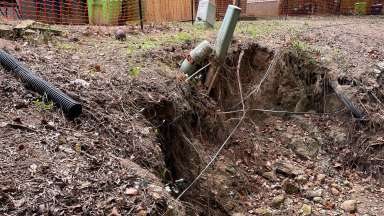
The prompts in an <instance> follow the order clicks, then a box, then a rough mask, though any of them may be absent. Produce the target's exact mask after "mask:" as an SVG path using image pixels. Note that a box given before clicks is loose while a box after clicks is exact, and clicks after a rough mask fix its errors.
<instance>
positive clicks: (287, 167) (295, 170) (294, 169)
mask: <svg viewBox="0 0 384 216" xmlns="http://www.w3.org/2000/svg"><path fill="white" fill-rule="evenodd" d="M273 166H274V168H275V170H276V172H277V173H279V174H283V175H285V176H288V177H295V176H298V175H300V174H304V171H303V170H302V169H300V168H299V167H298V166H295V165H293V164H291V163H289V162H286V161H279V162H276V163H275V164H274V165H273Z"/></svg>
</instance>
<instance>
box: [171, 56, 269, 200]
mask: <svg viewBox="0 0 384 216" xmlns="http://www.w3.org/2000/svg"><path fill="white" fill-rule="evenodd" d="M243 55H244V51H242V52H241V53H240V56H239V63H238V66H237V79H238V83H239V91H240V95H241V98H243V93H242V87H241V81H240V72H239V71H240V64H241V60H242V57H243ZM263 81H264V80H261V81H260V85H259V86H261V83H262V82H263ZM242 105H243V115H242V117H241V118H240V120H239V121H238V122H237V124H236V126H235V127H234V128H233V129H232V131H231V133H230V134H229V135H228V137H227V138H226V139H225V141H224V143H223V144H222V145H221V146H220V148H219V149H218V150H217V151H216V153H215V154H214V155H213V157H212V159H211V160H210V161H209V163H208V164H207V165H206V166H205V167H204V169H203V170H202V171H201V172H200V173H199V175H198V176H197V177H196V178H195V179H194V180H193V181H192V183H191V184H189V185H188V187H186V188H185V189H184V191H183V192H181V193H180V195H179V196H178V197H177V198H176V200H179V199H180V198H181V197H182V196H183V195H184V194H185V193H186V192H187V191H188V190H189V189H190V188H191V187H192V186H193V185H194V184H195V183H196V182H197V181H198V180H199V179H200V178H201V176H203V174H204V173H205V171H207V169H208V168H209V167H210V166H211V165H212V164H213V162H214V161H215V160H216V158H217V157H218V156H219V154H220V153H221V151H222V150H223V149H224V147H225V145H226V144H227V143H228V141H229V139H230V138H231V137H232V136H233V134H234V133H235V131H236V130H237V129H238V128H239V126H240V125H241V123H242V122H243V120H244V118H245V114H246V111H245V107H244V106H245V105H244V101H243V100H242Z"/></svg>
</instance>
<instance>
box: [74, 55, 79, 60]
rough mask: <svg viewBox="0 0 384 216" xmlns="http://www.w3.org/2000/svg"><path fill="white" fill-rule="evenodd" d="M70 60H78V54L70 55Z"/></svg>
mask: <svg viewBox="0 0 384 216" xmlns="http://www.w3.org/2000/svg"><path fill="white" fill-rule="evenodd" d="M72 60H80V56H78V55H73V56H72Z"/></svg>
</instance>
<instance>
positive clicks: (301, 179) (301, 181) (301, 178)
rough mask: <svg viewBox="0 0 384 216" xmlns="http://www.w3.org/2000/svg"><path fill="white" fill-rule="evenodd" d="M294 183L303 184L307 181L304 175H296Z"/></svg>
mask: <svg viewBox="0 0 384 216" xmlns="http://www.w3.org/2000/svg"><path fill="white" fill-rule="evenodd" d="M295 181H296V182H297V183H299V184H305V183H306V182H307V181H308V179H307V177H306V176H305V175H298V176H297V177H296V178H295Z"/></svg>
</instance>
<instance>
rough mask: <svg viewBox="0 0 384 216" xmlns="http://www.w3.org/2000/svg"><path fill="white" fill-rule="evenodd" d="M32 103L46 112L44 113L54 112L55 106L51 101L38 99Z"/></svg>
mask: <svg viewBox="0 0 384 216" xmlns="http://www.w3.org/2000/svg"><path fill="white" fill-rule="evenodd" d="M32 102H33V104H34V105H35V106H36V107H38V108H39V109H40V110H44V111H48V110H52V109H53V107H54V104H53V102H52V101H51V100H50V101H47V102H45V101H44V100H42V99H40V98H37V99H36V100H33V101H32Z"/></svg>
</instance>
